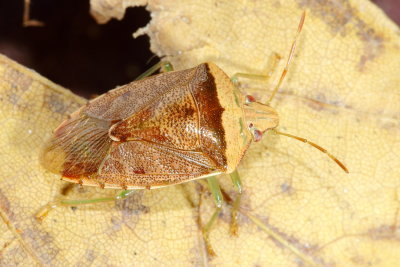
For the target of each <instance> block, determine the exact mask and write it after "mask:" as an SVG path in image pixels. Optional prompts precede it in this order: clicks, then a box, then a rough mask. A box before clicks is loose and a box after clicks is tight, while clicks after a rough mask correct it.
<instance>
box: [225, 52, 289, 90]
mask: <svg viewBox="0 0 400 267" xmlns="http://www.w3.org/2000/svg"><path fill="white" fill-rule="evenodd" d="M281 58H282V57H281V56H280V55H279V54H278V53H273V59H272V63H271V64H270V67H268V69H269V71H268V72H267V73H266V74H254V73H243V72H237V73H235V74H234V75H233V76H232V77H231V81H232V82H233V84H235V85H236V86H238V84H239V78H245V79H250V80H260V81H263V82H267V81H268V80H269V78H271V76H272V74H273V73H274V70H275V69H276V66H277V64H278V63H279V61H280V60H281Z"/></svg>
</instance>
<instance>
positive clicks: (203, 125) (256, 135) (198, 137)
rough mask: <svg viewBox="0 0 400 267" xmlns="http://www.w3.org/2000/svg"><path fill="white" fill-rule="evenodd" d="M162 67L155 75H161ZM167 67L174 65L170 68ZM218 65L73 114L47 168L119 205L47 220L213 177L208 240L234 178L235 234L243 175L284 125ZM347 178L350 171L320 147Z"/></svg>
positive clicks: (100, 100) (149, 82)
mask: <svg viewBox="0 0 400 267" xmlns="http://www.w3.org/2000/svg"><path fill="white" fill-rule="evenodd" d="M304 19H305V13H303V15H302V17H301V20H300V23H299V27H298V31H297V35H296V38H295V39H294V41H293V43H292V47H291V51H290V54H289V57H288V60H287V62H286V66H285V69H284V70H283V72H282V75H281V78H280V80H279V82H278V85H277V86H276V87H275V90H274V91H273V93H272V95H271V97H270V100H271V99H272V98H273V97H274V95H275V93H276V92H277V91H278V89H279V87H280V85H281V84H282V81H283V80H284V77H285V75H286V73H287V71H288V67H289V64H290V61H291V59H292V56H293V53H294V50H295V47H296V41H297V37H298V36H299V34H300V32H301V29H302V26H303V23H304ZM161 65H162V64H159V66H157V67H155V68H154V69H152V70H151V71H150V72H153V71H154V70H155V69H157V68H158V67H160V66H161ZM167 66H169V65H168V64H167ZM238 77H246V78H256V75H249V74H242V73H238V74H236V75H234V77H233V79H230V78H229V77H228V76H227V75H226V74H225V73H224V72H223V71H222V70H221V69H220V68H219V67H218V66H217V65H215V64H213V63H204V64H200V65H198V66H197V67H194V68H192V69H187V70H182V71H172V72H165V73H162V74H159V75H154V76H150V77H147V78H144V79H141V80H138V81H134V82H132V83H130V84H127V85H125V86H122V87H119V88H116V89H114V90H111V91H109V92H107V93H106V94H103V95H101V96H99V97H97V98H96V99H94V100H91V101H89V102H88V103H87V104H86V105H85V106H83V107H81V108H80V109H78V110H77V111H75V112H74V113H72V114H71V116H70V117H69V118H68V119H67V120H65V121H64V122H63V123H61V125H60V126H59V127H58V128H57V129H56V130H55V131H54V135H53V137H52V138H51V139H50V141H49V142H48V143H47V144H46V147H45V149H44V151H43V154H42V157H41V159H42V163H43V165H44V166H45V167H46V168H47V169H48V170H50V171H52V172H55V173H58V174H61V176H62V179H63V180H66V181H70V182H74V183H79V184H81V185H89V186H98V187H102V188H120V189H124V191H123V192H122V193H121V194H120V195H118V196H117V197H115V198H110V199H94V200H82V201H68V200H67V201H60V202H57V203H55V202H54V203H51V204H49V205H48V207H47V209H45V210H44V211H43V212H41V213H40V215H39V217H41V216H44V214H47V212H48V211H49V210H50V208H52V207H55V206H57V204H63V205H76V204H82V203H94V202H100V201H105V200H114V199H118V198H123V197H126V196H127V195H128V194H129V193H130V192H131V191H130V190H132V189H153V188H159V187H164V186H168V185H174V184H179V183H184V182H188V181H191V180H194V179H201V178H207V179H208V182H209V185H210V188H211V191H212V193H213V195H214V199H215V202H216V205H217V210H216V212H215V213H214V215H213V216H212V218H211V220H210V221H209V223H208V224H207V225H206V226H205V227H204V230H203V233H204V239H205V241H206V244H207V246H208V250H209V252H210V254H213V251H212V249H211V246H210V245H209V242H208V233H209V230H210V227H211V225H212V223H213V222H214V220H215V219H216V217H217V215H218V213H219V212H220V208H221V205H222V194H221V191H220V188H219V185H218V182H217V180H216V179H215V176H217V175H219V174H222V173H227V174H231V177H232V181H233V182H234V184H235V186H236V188H237V189H238V191H239V195H238V198H237V200H236V201H235V202H234V208H233V211H232V213H233V216H232V218H233V223H232V232H233V233H235V232H236V220H235V217H236V216H235V215H236V212H237V209H238V207H239V201H240V193H241V184H240V179H239V175H238V173H237V172H236V168H237V166H238V165H239V163H240V161H241V159H242V157H243V156H244V154H245V152H246V150H247V148H248V147H249V145H250V144H251V143H252V141H259V140H261V138H262V135H263V134H264V133H265V132H266V131H268V130H273V129H275V128H276V127H277V126H278V114H277V113H276V111H275V110H274V109H273V108H271V107H270V106H269V105H268V104H262V103H259V102H257V101H256V100H255V99H254V97H252V96H245V95H243V94H242V93H241V92H240V91H239V89H238V87H237V86H236V85H235V82H233V81H236V80H237V78H238ZM276 133H278V134H281V135H285V136H288V137H292V138H295V139H297V140H300V141H302V142H305V143H309V144H310V145H312V146H314V147H315V148H317V149H319V150H321V151H322V152H324V153H327V155H328V156H329V157H331V158H332V159H333V160H334V161H336V162H337V163H338V164H339V166H340V167H342V168H343V169H344V170H345V171H346V172H347V169H346V167H345V166H344V165H343V164H342V163H341V162H340V161H339V160H337V159H336V158H335V157H334V156H332V155H331V154H329V153H328V152H327V151H326V150H325V149H323V148H321V147H320V146H318V145H316V144H314V143H312V142H309V141H307V140H306V139H303V138H300V137H297V136H293V135H289V134H286V133H281V132H278V131H276Z"/></svg>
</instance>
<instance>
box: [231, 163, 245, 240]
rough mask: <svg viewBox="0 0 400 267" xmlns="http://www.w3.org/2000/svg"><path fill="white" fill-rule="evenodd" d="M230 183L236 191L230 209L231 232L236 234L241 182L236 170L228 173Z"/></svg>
mask: <svg viewBox="0 0 400 267" xmlns="http://www.w3.org/2000/svg"><path fill="white" fill-rule="evenodd" d="M230 176H231V179H232V183H233V184H234V185H235V188H236V190H237V191H238V195H237V196H236V199H235V202H233V206H232V211H231V218H232V221H231V234H232V235H237V232H238V223H237V215H238V210H239V207H240V199H241V197H242V182H241V181H240V176H239V173H238V172H237V170H235V171H234V172H232V173H231V174H230Z"/></svg>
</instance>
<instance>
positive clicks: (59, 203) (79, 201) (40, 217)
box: [35, 190, 134, 221]
mask: <svg viewBox="0 0 400 267" xmlns="http://www.w3.org/2000/svg"><path fill="white" fill-rule="evenodd" d="M132 192H134V190H123V191H122V192H120V193H119V194H118V195H116V196H114V197H104V198H93V199H74V200H68V199H64V200H57V201H52V202H49V203H48V204H47V205H45V206H44V207H42V208H41V209H40V210H39V211H38V212H37V213H36V214H35V218H36V219H37V220H38V221H43V220H44V218H46V217H47V215H48V214H49V213H50V212H51V211H52V210H54V209H56V208H58V207H61V206H77V205H84V204H94V203H102V202H110V201H115V200H120V199H124V198H127V197H128V196H129V195H130V194H132Z"/></svg>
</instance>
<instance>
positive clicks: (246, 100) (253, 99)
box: [245, 95, 256, 105]
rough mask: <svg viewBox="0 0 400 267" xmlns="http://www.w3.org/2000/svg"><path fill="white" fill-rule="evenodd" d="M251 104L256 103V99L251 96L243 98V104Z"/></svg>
mask: <svg viewBox="0 0 400 267" xmlns="http://www.w3.org/2000/svg"><path fill="white" fill-rule="evenodd" d="M252 102H256V99H255V98H254V96H251V95H246V97H245V104H246V105H248V104H250V103H252Z"/></svg>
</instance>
